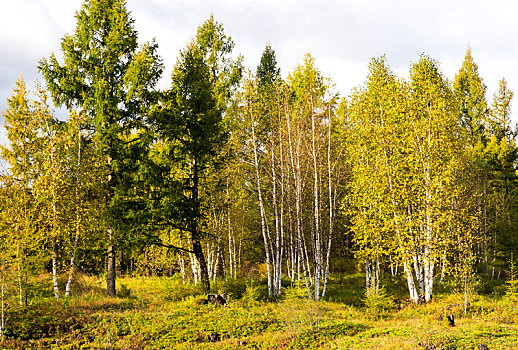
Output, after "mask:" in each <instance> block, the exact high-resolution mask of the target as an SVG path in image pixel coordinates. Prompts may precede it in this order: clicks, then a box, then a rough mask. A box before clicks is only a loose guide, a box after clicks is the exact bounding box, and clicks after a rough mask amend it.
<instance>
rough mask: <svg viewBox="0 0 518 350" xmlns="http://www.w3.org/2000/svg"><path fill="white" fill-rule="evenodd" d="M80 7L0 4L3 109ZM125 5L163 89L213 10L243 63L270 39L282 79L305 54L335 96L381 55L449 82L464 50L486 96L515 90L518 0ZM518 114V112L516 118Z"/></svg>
mask: <svg viewBox="0 0 518 350" xmlns="http://www.w3.org/2000/svg"><path fill="white" fill-rule="evenodd" d="M81 3H82V0H0V48H1V50H0V109H1V110H2V111H3V110H5V106H6V103H5V100H6V98H8V97H9V96H10V95H11V91H12V88H13V86H14V83H15V81H16V79H17V78H18V77H19V76H20V74H22V75H23V77H24V79H25V81H26V83H27V85H28V87H29V89H34V84H35V82H36V80H38V79H40V78H39V76H38V72H37V70H36V68H35V66H36V64H37V61H38V60H39V59H41V58H42V57H48V56H49V55H50V53H51V52H55V53H56V55H57V56H58V58H59V57H61V53H60V51H59V43H60V40H61V38H62V37H63V35H64V34H65V33H71V32H73V30H74V27H75V18H74V14H75V12H76V11H77V10H79V9H80V7H81ZM127 6H128V9H129V10H130V11H131V12H132V16H133V18H134V19H135V21H136V22H135V28H136V29H137V31H138V33H139V42H141V43H142V42H145V41H149V40H151V39H152V38H153V37H155V38H156V40H157V42H158V44H159V53H160V55H161V56H162V58H163V60H164V63H165V65H166V70H165V72H164V78H163V79H162V81H161V82H160V87H162V88H165V87H167V86H168V85H169V82H170V79H169V76H170V73H171V68H172V66H173V64H174V63H175V61H176V56H177V53H178V51H179V50H180V49H181V48H183V47H184V46H185V44H186V42H187V41H188V40H189V39H190V38H191V37H192V36H193V34H194V33H195V31H196V28H197V26H198V25H199V24H200V23H202V22H203V21H204V20H205V19H206V18H207V17H208V16H209V15H210V14H211V13H213V14H214V16H215V18H216V19H217V20H218V21H220V22H222V23H223V25H224V28H225V31H226V33H227V34H228V35H230V36H232V38H233V39H234V41H235V43H236V47H235V53H236V54H238V53H240V54H242V55H243V56H244V58H245V64H246V66H247V67H250V68H254V67H256V66H257V64H258V62H259V59H260V56H261V53H262V51H263V50H264V47H265V45H266V44H267V43H268V42H269V43H270V44H271V45H272V47H273V48H274V50H275V51H276V54H277V60H278V63H279V66H280V67H281V71H282V73H283V75H284V76H286V75H287V74H288V73H289V72H290V71H292V69H293V68H294V67H295V66H296V65H297V64H299V63H300V62H302V59H303V56H304V53H306V52H311V53H312V55H313V56H314V57H315V58H316V64H317V66H318V67H319V68H320V70H321V71H322V72H323V73H324V75H326V76H328V77H331V78H332V79H333V81H334V82H335V84H336V88H337V89H338V90H339V92H340V94H341V95H342V96H347V95H349V94H350V92H351V89H352V88H353V87H354V86H359V85H361V84H362V83H363V82H364V80H365V77H366V75H367V65H368V62H369V60H370V59H371V58H372V57H377V56H380V55H383V54H385V55H386V56H387V60H388V63H389V65H390V66H391V68H392V70H393V71H394V72H395V73H396V74H398V75H400V76H402V77H407V76H408V73H407V72H408V67H409V64H410V62H415V61H416V60H417V59H418V57H419V55H420V54H421V53H426V54H428V55H429V56H431V57H432V58H434V59H436V60H438V61H439V62H440V64H441V67H442V70H443V72H444V74H445V75H446V76H447V77H448V78H449V79H450V80H452V79H453V77H454V75H455V73H456V71H458V69H459V67H460V66H461V64H462V61H463V58H464V55H465V52H466V49H467V47H468V46H470V47H471V49H472V54H473V56H474V58H475V61H476V62H477V64H478V66H479V72H480V74H481V75H482V77H483V78H484V81H485V83H486V85H487V86H488V96H487V97H488V100H491V99H492V96H493V93H494V92H495V91H496V89H497V88H498V81H499V80H500V79H501V78H502V77H505V78H506V79H507V81H508V83H509V87H510V88H511V90H513V91H515V92H516V93H518V21H517V20H516V16H517V15H518V11H517V10H518V2H515V1H511V0H509V1H502V0H491V1H488V0H486V1H478V0H471V1H470V0H462V1H455V0H447V1H443V0H439V1H433V0H426V1H422V0H413V1H411V0H390V1H388V0H357V1H353V0H346V1H331V0H319V1H306V0H299V1H295V0H250V1H249V0H219V1H208V0H128V4H127ZM517 98H518V96H517ZM515 105H516V104H515ZM59 113H63V112H58V114H59ZM517 116H518V111H516V113H514V117H513V119H514V121H518V117H517ZM2 120H3V118H2ZM0 129H1V130H2V135H0V142H1V141H4V140H5V136H3V128H0Z"/></svg>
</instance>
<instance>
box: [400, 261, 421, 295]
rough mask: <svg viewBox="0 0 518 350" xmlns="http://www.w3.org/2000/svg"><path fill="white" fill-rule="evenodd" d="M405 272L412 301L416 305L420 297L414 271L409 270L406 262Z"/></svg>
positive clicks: (404, 265) (404, 263)
mask: <svg viewBox="0 0 518 350" xmlns="http://www.w3.org/2000/svg"><path fill="white" fill-rule="evenodd" d="M403 271H404V272H405V274H406V278H407V284H408V291H409V292H410V299H411V300H412V301H413V302H414V303H417V302H418V301H419V295H418V294H417V290H416V288H415V282H414V275H413V274H412V271H411V270H410V269H409V268H408V265H407V263H406V262H403Z"/></svg>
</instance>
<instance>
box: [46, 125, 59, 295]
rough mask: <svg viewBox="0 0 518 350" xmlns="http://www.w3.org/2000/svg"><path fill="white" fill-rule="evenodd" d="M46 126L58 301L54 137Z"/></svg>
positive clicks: (52, 245) (54, 271)
mask: <svg viewBox="0 0 518 350" xmlns="http://www.w3.org/2000/svg"><path fill="white" fill-rule="evenodd" d="M45 123H46V126H47V133H48V137H49V138H50V171H51V174H49V176H50V177H51V184H50V190H51V194H52V233H51V235H52V238H51V249H52V283H53V286H54V297H55V298H56V299H59V283H58V262H57V252H56V250H57V243H56V228H57V224H58V223H57V220H58V219H57V203H56V178H55V176H56V174H55V171H56V169H54V167H55V164H54V151H55V147H54V135H52V133H51V131H50V127H49V124H48V121H45Z"/></svg>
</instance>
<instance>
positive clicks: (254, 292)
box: [242, 280, 261, 304]
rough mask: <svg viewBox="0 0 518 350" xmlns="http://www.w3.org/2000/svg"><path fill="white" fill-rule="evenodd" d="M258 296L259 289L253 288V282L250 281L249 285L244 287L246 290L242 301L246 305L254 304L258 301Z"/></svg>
mask: <svg viewBox="0 0 518 350" xmlns="http://www.w3.org/2000/svg"><path fill="white" fill-rule="evenodd" d="M260 296H261V294H260V293H259V287H258V286H254V285H253V281H252V280H250V284H248V285H247V286H246V290H245V292H244V293H243V297H242V300H243V301H244V302H245V303H247V304H254V303H256V302H257V301H259V298H260Z"/></svg>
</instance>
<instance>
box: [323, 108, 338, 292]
mask: <svg viewBox="0 0 518 350" xmlns="http://www.w3.org/2000/svg"><path fill="white" fill-rule="evenodd" d="M327 133H328V134H327V135H328V137H327V180H328V183H327V190H328V196H329V232H328V235H329V236H328V237H327V254H326V268H325V271H324V286H323V289H322V297H324V296H325V295H326V287H327V278H328V276H329V261H330V258H331V241H332V237H333V226H334V219H335V203H336V189H335V192H334V195H333V186H332V185H333V182H332V172H331V108H329V125H328V130H327Z"/></svg>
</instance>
